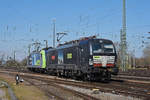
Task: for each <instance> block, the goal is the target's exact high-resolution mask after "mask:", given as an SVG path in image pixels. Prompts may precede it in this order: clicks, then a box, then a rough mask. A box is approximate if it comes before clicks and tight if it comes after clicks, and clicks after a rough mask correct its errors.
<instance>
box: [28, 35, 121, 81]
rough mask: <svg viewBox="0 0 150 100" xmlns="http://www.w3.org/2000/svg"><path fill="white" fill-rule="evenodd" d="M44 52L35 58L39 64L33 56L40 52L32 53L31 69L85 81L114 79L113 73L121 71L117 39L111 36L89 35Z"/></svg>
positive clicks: (30, 57)
mask: <svg viewBox="0 0 150 100" xmlns="http://www.w3.org/2000/svg"><path fill="white" fill-rule="evenodd" d="M41 52H42V53H41ZM41 52H39V56H41V57H38V58H39V59H38V60H35V59H34V61H35V62H36V61H38V65H37V66H38V67H36V64H35V65H33V63H32V62H33V58H34V57H33V55H35V54H36V55H37V54H38V53H37V52H36V53H32V54H31V55H30V56H29V59H30V60H29V62H30V63H28V65H29V66H28V68H29V69H32V70H33V69H39V70H44V71H45V72H47V73H49V74H53V75H58V76H65V77H72V78H79V79H83V80H110V79H111V74H113V75H117V74H118V67H117V66H116V60H117V54H116V49H115V46H114V44H113V42H112V41H110V40H107V39H97V38H96V37H95V36H94V37H85V38H82V39H80V40H74V41H70V42H67V43H65V44H60V45H59V46H58V47H57V48H50V49H44V53H43V50H41ZM43 57H44V58H43ZM43 59H45V60H43ZM39 61H41V62H40V63H39ZM43 63H45V64H43ZM39 66H41V67H39Z"/></svg>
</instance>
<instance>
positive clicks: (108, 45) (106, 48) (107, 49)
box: [104, 43, 114, 53]
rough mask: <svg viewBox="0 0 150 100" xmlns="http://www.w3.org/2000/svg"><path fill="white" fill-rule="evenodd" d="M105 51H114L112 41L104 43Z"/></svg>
mask: <svg viewBox="0 0 150 100" xmlns="http://www.w3.org/2000/svg"><path fill="white" fill-rule="evenodd" d="M104 53H114V46H113V44H112V43H105V44H104Z"/></svg>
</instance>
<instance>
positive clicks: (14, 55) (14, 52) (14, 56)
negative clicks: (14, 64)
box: [14, 51, 16, 61]
mask: <svg viewBox="0 0 150 100" xmlns="http://www.w3.org/2000/svg"><path fill="white" fill-rule="evenodd" d="M14 61H16V51H14Z"/></svg>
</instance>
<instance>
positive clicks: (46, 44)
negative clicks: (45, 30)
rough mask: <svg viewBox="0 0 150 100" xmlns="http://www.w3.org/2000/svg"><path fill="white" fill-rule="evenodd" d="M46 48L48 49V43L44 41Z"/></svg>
mask: <svg viewBox="0 0 150 100" xmlns="http://www.w3.org/2000/svg"><path fill="white" fill-rule="evenodd" d="M44 42H45V46H46V48H48V41H47V40H44Z"/></svg>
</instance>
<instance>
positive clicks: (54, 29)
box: [53, 19, 56, 48]
mask: <svg viewBox="0 0 150 100" xmlns="http://www.w3.org/2000/svg"><path fill="white" fill-rule="evenodd" d="M55 21H56V20H55V19H54V20H53V48H55V31H56V28H55Z"/></svg>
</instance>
